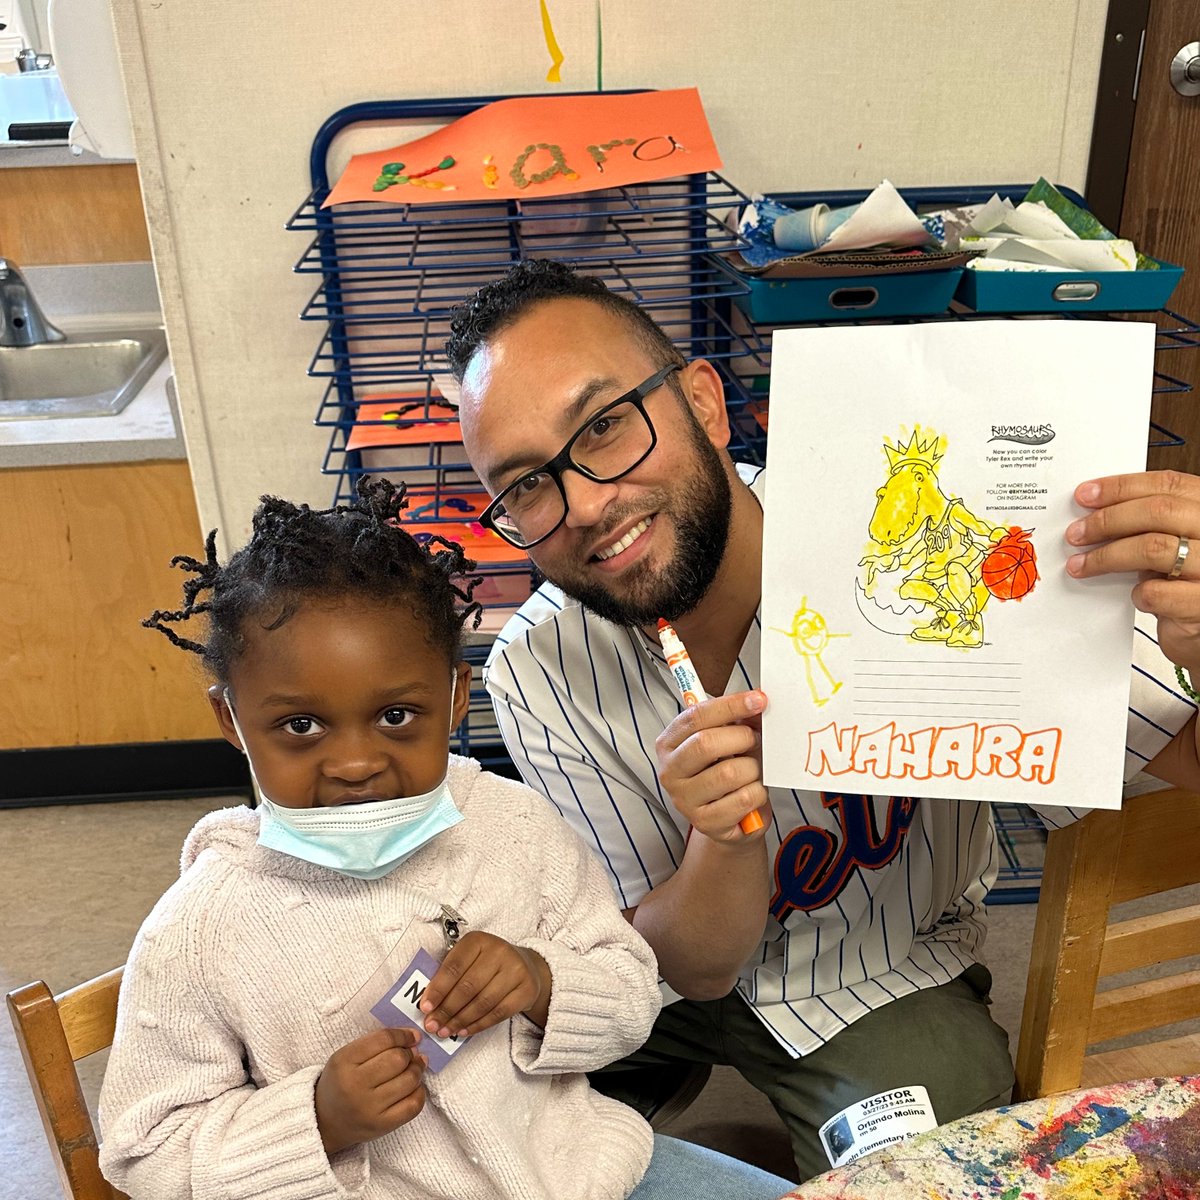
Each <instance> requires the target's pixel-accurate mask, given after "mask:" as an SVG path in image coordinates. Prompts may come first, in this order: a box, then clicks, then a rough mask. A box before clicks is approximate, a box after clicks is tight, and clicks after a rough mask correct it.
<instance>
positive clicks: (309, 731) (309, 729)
mask: <svg viewBox="0 0 1200 1200" xmlns="http://www.w3.org/2000/svg"><path fill="white" fill-rule="evenodd" d="M281 728H283V729H284V730H285V731H286V732H287V733H290V734H292V735H293V736H294V737H315V736H316V735H317V734H318V733H323V732H324V729H323V728H322V727H321V725H320V724H319V723H318V722H317V721H315V720H313V718H312V717H288V719H287V720H286V721H284V723H283V725H282V727H281Z"/></svg>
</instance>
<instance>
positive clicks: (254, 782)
mask: <svg viewBox="0 0 1200 1200" xmlns="http://www.w3.org/2000/svg"><path fill="white" fill-rule="evenodd" d="M222 696H223V698H224V700H225V707H226V708H227V709H228V710H229V719H230V720H231V721H232V722H233V728H234V730H235V732H236V733H237V735H238V741H239V742H241V743H242V753H243V754H244V755H245V756H246V766H247V767H249V768H250V786H251V787H252V788H253V789H254V803H255V805H256V806H258V805H260V804H262V802H263V793H262V788H261V787H259V785H258V776H257V775H256V774H255V773H254V762H253V761H252V760H251V758H250V751H249V750H247V749H246V735H245V734H244V733H243V732H242V727H241V725H239V724H238V719H237V713H235V712H234V711H233V701H232V699H231V697H230V695H229V688H228V686H226V688H225V690H224V692H223V693H222Z"/></svg>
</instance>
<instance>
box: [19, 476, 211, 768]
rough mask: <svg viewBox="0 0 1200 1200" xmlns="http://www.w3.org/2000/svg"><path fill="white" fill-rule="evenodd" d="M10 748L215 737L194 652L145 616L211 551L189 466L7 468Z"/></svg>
mask: <svg viewBox="0 0 1200 1200" xmlns="http://www.w3.org/2000/svg"><path fill="white" fill-rule="evenodd" d="M0 530H2V532H0V714H2V719H0V749H17V748H20V749H26V748H31V747H57V746H72V745H109V744H115V743H122V742H152V741H161V740H168V739H170V740H174V739H179V740H190V739H201V738H212V737H215V736H217V729H216V725H215V722H214V720H213V717H212V713H211V711H210V709H209V707H208V701H207V698H206V697H205V695H204V687H205V677H204V674H203V671H202V670H201V667H200V662H199V659H198V658H197V656H195V655H193V654H188V653H187V652H186V651H183V650H180V649H178V648H176V647H175V646H172V645H171V644H170V643H169V642H168V641H167V639H166V638H165V637H163V636H162V634H161V633H158V632H156V631H154V630H150V629H143V628H142V626H141V620H142V618H144V617H145V616H147V615H148V614H149V613H150V612H152V611H153V610H154V609H156V608H178V607H179V605H180V594H181V586H182V582H183V579H184V578H185V576H184V574H183V572H181V571H179V570H177V569H175V570H172V569H171V568H170V567H169V566H168V563H169V562H170V560H171V557H172V556H173V555H175V554H190V555H194V556H200V555H201V554H202V544H203V539H202V537H201V533H200V528H199V520H198V517H197V515H196V506H195V500H194V498H193V494H192V481H191V475H190V473H189V471H188V466H187V463H186V462H182V461H179V462H168V461H156V462H139V463H122V464H116V465H110V464H95V465H88V466H73V467H32V468H19V467H14V468H6V469H3V470H0Z"/></svg>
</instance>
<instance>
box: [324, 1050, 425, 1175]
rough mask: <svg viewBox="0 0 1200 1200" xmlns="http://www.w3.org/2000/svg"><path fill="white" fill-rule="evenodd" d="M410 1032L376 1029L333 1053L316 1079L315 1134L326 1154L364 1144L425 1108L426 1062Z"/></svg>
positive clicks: (390, 1130) (406, 1121) (409, 1119)
mask: <svg viewBox="0 0 1200 1200" xmlns="http://www.w3.org/2000/svg"><path fill="white" fill-rule="evenodd" d="M420 1036H421V1035H420V1034H419V1033H418V1032H417V1031H416V1030H415V1029H379V1030H376V1032H375V1033H369V1034H367V1036H366V1037H361V1038H358V1039H357V1040H356V1041H353V1042H350V1043H348V1044H347V1045H345V1046H343V1047H342V1048H341V1049H340V1050H335V1051H334V1052H333V1054H331V1055H330V1056H329V1061H328V1062H327V1063H326V1064H325V1069H324V1070H323V1071H322V1072H321V1074H320V1076H319V1077H318V1079H317V1088H316V1107H317V1128H318V1129H319V1130H320V1132H321V1143H322V1145H323V1146H324V1147H325V1152H326V1154H336V1153H337V1152H338V1151H339V1150H345V1149H346V1148H347V1147H349V1146H357V1145H358V1144H359V1143H360V1142H369V1141H371V1140H373V1139H374V1138H377V1137H382V1136H383V1135H384V1134H385V1133H391V1132H392V1130H393V1129H399V1128H400V1126H401V1125H405V1124H407V1123H408V1122H409V1121H411V1120H412V1119H413V1118H414V1117H415V1116H416V1115H417V1114H418V1113H419V1112H420V1111H421V1109H422V1108H424V1107H425V1088H424V1086H423V1085H422V1083H421V1078H422V1076H423V1075H424V1072H425V1067H426V1060H425V1058H424V1056H423V1055H421V1054H418V1053H416V1051H415V1050H414V1049H413V1047H414V1046H416V1044H417V1041H418V1040H419V1039H420Z"/></svg>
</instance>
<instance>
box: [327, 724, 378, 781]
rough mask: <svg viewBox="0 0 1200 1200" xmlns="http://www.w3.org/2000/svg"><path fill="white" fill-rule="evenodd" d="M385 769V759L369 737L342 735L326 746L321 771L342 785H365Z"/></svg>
mask: <svg viewBox="0 0 1200 1200" xmlns="http://www.w3.org/2000/svg"><path fill="white" fill-rule="evenodd" d="M386 769H387V758H386V756H385V755H384V754H383V753H382V751H381V750H379V749H378V748H376V747H375V746H373V745H372V739H370V738H369V737H363V736H356V735H343V736H341V737H339V738H338V739H337V740H336V742H334V743H333V744H331V745H328V753H327V754H326V756H325V761H324V764H323V766H322V771H323V773H324V774H325V776H326V777H327V778H329V779H336V780H339V781H340V782H342V783H350V784H357V783H367V782H369V781H370V780H371V779H374V777H375V776H376V775H379V774H382V772H383V771H384V770H386Z"/></svg>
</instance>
